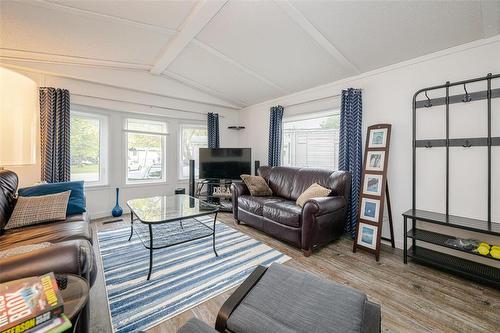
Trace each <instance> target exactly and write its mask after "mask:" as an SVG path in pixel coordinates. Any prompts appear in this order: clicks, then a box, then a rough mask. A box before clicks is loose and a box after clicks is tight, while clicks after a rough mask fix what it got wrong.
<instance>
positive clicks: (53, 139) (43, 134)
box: [39, 87, 71, 183]
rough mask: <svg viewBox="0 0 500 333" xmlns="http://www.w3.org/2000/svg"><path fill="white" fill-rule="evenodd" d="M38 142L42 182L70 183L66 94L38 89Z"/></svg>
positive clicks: (67, 98)
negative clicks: (39, 143)
mask: <svg viewBox="0 0 500 333" xmlns="http://www.w3.org/2000/svg"><path fill="white" fill-rule="evenodd" d="M39 92H40V141H41V160H42V161H41V162H42V180H44V181H46V182H48V183H58V182H65V181H69V180H70V164H71V155H70V99H69V91H68V90H66V89H56V88H49V87H42V88H40V91H39Z"/></svg>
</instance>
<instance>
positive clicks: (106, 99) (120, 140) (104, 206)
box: [8, 69, 239, 218]
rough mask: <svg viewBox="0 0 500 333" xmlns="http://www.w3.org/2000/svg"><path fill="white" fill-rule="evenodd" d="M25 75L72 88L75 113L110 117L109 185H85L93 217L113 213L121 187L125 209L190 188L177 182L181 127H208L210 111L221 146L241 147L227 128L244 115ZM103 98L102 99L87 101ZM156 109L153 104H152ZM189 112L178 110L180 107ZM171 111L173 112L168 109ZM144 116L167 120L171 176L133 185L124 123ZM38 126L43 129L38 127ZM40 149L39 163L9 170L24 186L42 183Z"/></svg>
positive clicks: (35, 74) (57, 78)
mask: <svg viewBox="0 0 500 333" xmlns="http://www.w3.org/2000/svg"><path fill="white" fill-rule="evenodd" d="M17 71H19V72H20V73H22V74H24V75H26V76H28V77H30V78H32V79H33V80H35V81H36V82H37V83H38V85H39V86H50V87H57V88H65V89H69V90H70V94H71V105H72V110H76V111H84V112H90V113H97V114H103V115H106V116H107V117H108V127H109V129H108V138H109V140H108V141H109V146H108V185H106V186H97V187H89V186H86V189H85V193H86V197H87V210H88V211H89V213H90V215H91V217H92V218H98V217H103V216H109V215H111V210H112V208H113V207H114V205H115V188H116V187H119V188H120V189H121V192H120V205H121V206H122V208H124V211H127V208H126V204H125V202H126V200H130V199H132V198H137V197H141V196H151V195H162V194H172V193H173V191H174V189H175V188H177V187H185V188H186V189H187V181H185V180H179V179H178V168H177V162H178V154H179V151H178V149H179V148H178V147H179V142H178V136H179V135H178V128H179V125H180V124H186V123H187V124H190V123H193V124H197V123H201V124H206V112H208V111H213V112H217V113H219V115H220V117H221V118H220V139H221V146H222V147H237V146H238V145H239V136H238V133H237V132H236V131H233V130H228V129H227V127H228V126H230V125H235V124H238V118H239V115H238V113H237V112H236V111H234V110H228V109H225V108H223V107H217V106H214V105H209V104H196V103H192V102H186V103H183V104H180V102H179V101H176V102H175V104H174V103H173V102H172V101H171V100H170V99H167V98H165V97H163V96H159V95H155V94H146V93H142V92H139V91H137V90H129V89H120V88H116V87H112V86H109V85H101V84H97V83H92V82H88V81H84V80H78V79H71V78H67V77H60V76H51V75H48V74H45V73H39V72H37V69H33V70H27V69H17ZM88 96H98V97H102V98H95V97H88ZM181 102H182V101H181ZM151 105H152V106H151ZM179 106H181V107H183V108H184V109H187V110H189V112H184V111H180V110H173V109H177V108H179ZM169 108H172V109H169ZM127 117H136V118H137V117H144V118H149V119H162V120H165V121H167V122H168V128H169V133H170V134H169V135H168V136H167V155H166V164H167V178H166V181H165V182H163V183H155V184H133V185H131V184H129V185H127V184H126V183H125V177H126V175H125V167H124V165H125V156H126V154H125V147H124V135H123V132H122V127H123V119H125V118H127ZM37 126H38V127H39V125H37ZM37 136H38V134H37ZM39 156H40V147H39V145H38V147H37V160H36V164H34V165H27V166H18V167H8V169H10V170H13V171H15V172H16V173H17V174H18V175H19V178H20V186H21V187H22V186H29V185H32V184H33V183H34V182H37V181H39V180H40V157H39Z"/></svg>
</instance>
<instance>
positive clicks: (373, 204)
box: [359, 198, 380, 223]
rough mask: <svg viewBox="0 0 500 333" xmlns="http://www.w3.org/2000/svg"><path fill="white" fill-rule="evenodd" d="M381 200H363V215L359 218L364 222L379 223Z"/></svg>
mask: <svg viewBox="0 0 500 333" xmlns="http://www.w3.org/2000/svg"><path fill="white" fill-rule="evenodd" d="M379 212H380V200H377V199H369V198H363V199H362V200H361V213H360V215H359V217H360V218H361V219H364V220H368V221H372V222H376V223H378V217H379Z"/></svg>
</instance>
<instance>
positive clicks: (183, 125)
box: [177, 123, 208, 181]
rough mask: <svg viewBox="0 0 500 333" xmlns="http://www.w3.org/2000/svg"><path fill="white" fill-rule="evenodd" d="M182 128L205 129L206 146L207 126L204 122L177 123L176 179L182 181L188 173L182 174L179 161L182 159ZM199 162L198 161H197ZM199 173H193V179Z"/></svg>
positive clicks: (196, 177)
mask: <svg viewBox="0 0 500 333" xmlns="http://www.w3.org/2000/svg"><path fill="white" fill-rule="evenodd" d="M184 128H201V129H205V130H207V148H208V128H207V125H206V124H203V123H180V124H179V134H178V144H177V147H178V151H179V153H178V154H177V156H178V157H177V179H178V180H179V181H184V180H187V179H189V175H188V176H187V177H183V176H182V166H181V161H182V131H183V129H184ZM198 163H199V161H198ZM198 177H199V175H196V174H195V179H198Z"/></svg>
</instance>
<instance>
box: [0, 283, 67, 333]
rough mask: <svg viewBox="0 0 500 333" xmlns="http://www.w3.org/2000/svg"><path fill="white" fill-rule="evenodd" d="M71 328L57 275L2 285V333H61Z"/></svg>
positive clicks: (0, 300)
mask: <svg viewBox="0 0 500 333" xmlns="http://www.w3.org/2000/svg"><path fill="white" fill-rule="evenodd" d="M69 328H71V321H70V320H69V319H68V318H67V317H66V316H65V315H64V305H63V300H62V297H61V293H60V292H59V288H58V287H57V282H56V278H55V276H54V274H53V273H49V274H45V275H42V276H39V277H31V278H27V279H22V280H17V281H11V282H7V283H3V284H0V333H25V332H26V333H61V332H64V331H66V330H68V329H69Z"/></svg>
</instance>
